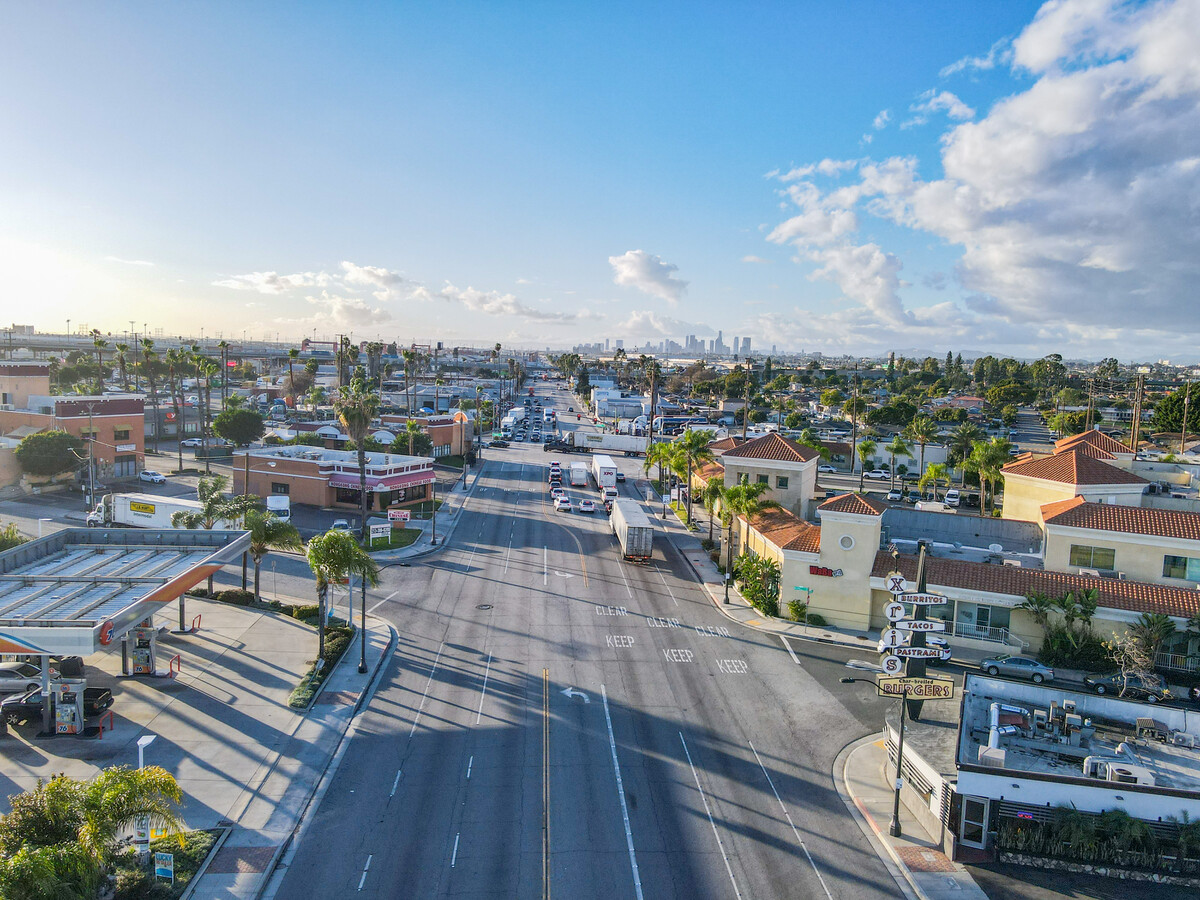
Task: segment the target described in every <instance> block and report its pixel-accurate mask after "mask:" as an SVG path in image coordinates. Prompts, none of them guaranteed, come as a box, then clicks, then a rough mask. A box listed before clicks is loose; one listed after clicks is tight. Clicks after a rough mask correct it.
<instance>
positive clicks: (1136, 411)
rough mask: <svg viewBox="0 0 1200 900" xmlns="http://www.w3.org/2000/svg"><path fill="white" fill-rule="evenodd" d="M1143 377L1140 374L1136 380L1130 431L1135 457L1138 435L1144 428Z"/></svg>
mask: <svg viewBox="0 0 1200 900" xmlns="http://www.w3.org/2000/svg"><path fill="white" fill-rule="evenodd" d="M1143 377H1144V376H1142V375H1139V376H1138V377H1137V380H1136V381H1135V382H1134V384H1135V387H1134V394H1133V427H1132V428H1131V429H1130V432H1129V449H1130V450H1132V451H1133V456H1134V458H1135V459H1136V458H1137V452H1138V437H1139V435H1140V433H1141V430H1142V385H1143V382H1142V378H1143Z"/></svg>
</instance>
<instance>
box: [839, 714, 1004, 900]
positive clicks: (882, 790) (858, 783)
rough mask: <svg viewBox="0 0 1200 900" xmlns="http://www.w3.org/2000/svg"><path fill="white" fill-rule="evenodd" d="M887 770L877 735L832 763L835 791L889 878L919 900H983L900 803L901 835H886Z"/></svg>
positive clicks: (972, 881)
mask: <svg viewBox="0 0 1200 900" xmlns="http://www.w3.org/2000/svg"><path fill="white" fill-rule="evenodd" d="M892 774H893V773H892V772H891V771H890V770H889V760H888V755H887V749H886V747H885V746H884V741H883V737H882V736H881V735H873V736H871V737H866V738H863V739H862V740H861V741H856V742H855V743H853V744H851V745H850V746H849V747H846V748H845V749H844V750H842V752H841V754H839V756H838V758H837V760H836V761H835V762H834V779H835V781H837V782H838V785H837V786H838V792H839V793H842V794H843V796H842V799H843V800H845V801H846V805H847V806H850V807H851V809H852V811H853V812H854V813H855V814H856V816H855V817H856V818H858V819H859V825H860V826H862V828H863V831H864V832H865V833H866V834H867V837H868V838H869V839H870V840H871V843H872V844H874V845H875V849H876V851H877V852H879V855H880V857H881V858H882V859H883V860H884V861H885V863H886V862H889V861H890V863H891V865H890V866H889V869H891V870H892V874H893V876H895V875H899V876H900V877H901V878H903V879H904V881H905V882H907V884H908V886H909V887H910V888H911V893H912V895H913V896H916V897H918V898H920V900H945V898H950V897H953V898H956V900H987V895H986V894H985V893H984V892H983V890H982V889H981V888H980V887H979V885H977V884H976V883H975V879H973V878H972V877H971V874H970V873H969V872H968V871H967V870H966V869H965V868H964V867H963V866H962V865H960V864H959V863H956V862H954V861H953V860H951V859H950V858H949V857H947V856H946V854H944V853H942V851H941V850H939V849H938V846H939V844H938V842H937V841H936V840H935V839H934V838H933V837H932V836H931V835H930V834H929V833H928V832H927V831H926V830H925V829H924V828H923V827H922V826H921V823H920V822H918V821H917V819H916V817H915V816H913V815H912V813H910V812H909V811H908V808H907V807H906V806H905V805H904V804H903V803H901V804H900V832H901V836H900V837H892V836H891V835H890V834H889V833H888V826H889V823H890V822H891V818H892V806H893V797H894V793H893V791H892V787H891V784H892V781H891V779H892ZM843 789H844V791H843ZM898 880H899V879H898ZM902 886H903V885H902Z"/></svg>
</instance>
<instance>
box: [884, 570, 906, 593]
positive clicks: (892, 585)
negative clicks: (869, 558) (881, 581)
mask: <svg viewBox="0 0 1200 900" xmlns="http://www.w3.org/2000/svg"><path fill="white" fill-rule="evenodd" d="M887 589H888V590H889V591H890V592H891V593H893V594H903V593H905V592H906V591H907V590H908V581H907V580H905V578H904V576H903V575H901V574H900V573H899V572H889V573H888V576H887Z"/></svg>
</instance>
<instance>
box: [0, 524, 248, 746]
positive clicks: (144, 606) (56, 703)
mask: <svg viewBox="0 0 1200 900" xmlns="http://www.w3.org/2000/svg"><path fill="white" fill-rule="evenodd" d="M249 544H250V535H249V533H248V532H244V531H216V530H213V531H208V530H202V529H196V530H187V529H164V530H149V529H116V528H109V529H97V528H69V529H66V530H64V531H59V532H57V533H55V534H52V535H50V536H48V537H44V538H39V539H38V540H35V541H30V542H28V543H26V544H22V545H20V546H18V547H14V548H13V549H11V550H7V551H5V552H3V553H0V654H3V655H18V656H27V657H35V656H36V657H38V658H39V659H40V661H41V670H42V675H41V678H42V730H43V734H47V735H49V734H74V735H79V736H82V735H83V734H84V731H85V725H86V722H85V707H84V696H85V694H84V692H85V690H86V688H87V680H86V678H85V677H84V671H83V667H82V665H81V664H80V662H79V661H78V660H75V659H71V658H72V657H83V658H86V657H88V656H91V655H92V654H94V653H97V652H99V651H101V650H106V649H108V648H109V647H111V646H112V645H113V644H114V643H116V642H117V641H120V642H121V653H122V672H123V674H124V675H128V676H156V675H160V674H162V673H161V672H160V663H159V660H158V658H157V655H158V654H157V651H158V629H157V628H156V627H155V626H154V622H153V618H154V615H155V613H157V612H160V611H161V610H162V609H163V608H164V607H165V606H166V605H167V604H169V603H171V602H172V601H174V600H176V599H179V598H181V597H182V595H183V594H184V592H185V591H187V590H188V589H189V588H192V587H194V586H195V585H197V584H199V583H200V582H201V581H203V580H205V579H206V578H208V577H209V576H210V575H212V574H214V573H216V572H217V571H219V570H220V569H221V568H222V567H223V566H224V565H226V564H228V563H233V562H238V561H240V559H241V556H242V554H243V552H245V551H246V550H247V549H248V547H249ZM180 602H182V600H181V601H180ZM52 657H56V658H59V659H60V660H61V662H60V663H59V673H58V674H59V678H58V679H57V680H56V681H54V682H53V683H51V679H50V671H51V669H50V666H51V658H52ZM52 710H53V716H52V715H51V711H52Z"/></svg>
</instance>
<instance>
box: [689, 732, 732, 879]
mask: <svg viewBox="0 0 1200 900" xmlns="http://www.w3.org/2000/svg"><path fill="white" fill-rule="evenodd" d="M679 741H680V743H681V744H683V752H684V753H685V754H687V761H688V765H689V766H691V767H692V777H693V778H694V779H696V790H698V791H699V792H700V800H701V801H702V802H703V803H704V812H705V813H707V814H708V824H709V825H711V826H712V830H713V836H714V837H715V838H716V839H717V847H718V848H719V849H720V851H721V858H722V859H723V860H725V871H726V872H728V873H729V880H730V882H732V883H733V893H734V894H735V895H736V896H737V897H739V898H740V897H741V896H742V892H741V890H739V888H738V886H737V880H736V879H735V878H734V877H733V867H732V866H731V865H729V857H728V856H727V855H726V854H725V845H724V844H723V843H721V834H720V832H718V831H717V823H716V822H715V821H713V815H712V810H711V809H709V808H708V798H707V797H706V796H704V788H702V787H700V774H699V773H698V772H697V771H696V766H695V764H694V763H693V762H692V754H691V752H690V751H689V750H688V745H687V741H685V740H684V739H683V732H682V731H681V732H679Z"/></svg>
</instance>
